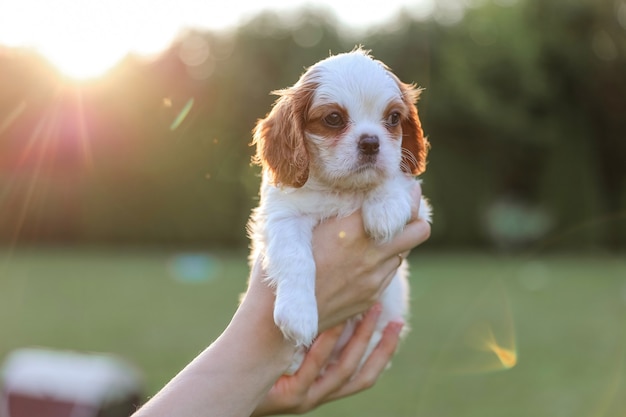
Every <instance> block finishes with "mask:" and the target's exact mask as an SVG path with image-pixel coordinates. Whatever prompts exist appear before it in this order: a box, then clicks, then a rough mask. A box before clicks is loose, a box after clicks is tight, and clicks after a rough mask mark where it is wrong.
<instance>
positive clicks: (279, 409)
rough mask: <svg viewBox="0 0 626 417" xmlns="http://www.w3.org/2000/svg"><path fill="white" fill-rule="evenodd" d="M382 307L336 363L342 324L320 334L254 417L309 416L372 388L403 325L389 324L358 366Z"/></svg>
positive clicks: (370, 315)
mask: <svg viewBox="0 0 626 417" xmlns="http://www.w3.org/2000/svg"><path fill="white" fill-rule="evenodd" d="M380 311H381V308H380V304H376V305H375V306H374V307H372V308H371V309H370V310H369V311H368V312H367V313H366V314H365V316H364V318H363V320H361V321H360V322H359V324H358V326H357V328H356V330H355V332H354V334H353V335H352V338H351V339H350V340H349V342H348V343H347V345H346V346H345V347H344V348H343V350H342V351H341V354H340V356H339V359H338V360H337V361H336V362H333V363H329V362H328V361H329V359H330V357H331V355H332V352H333V348H334V347H335V345H336V343H337V340H338V339H339V337H340V335H341V333H342V330H343V325H338V326H335V327H333V328H331V329H329V330H326V331H325V332H323V333H321V334H320V335H319V336H318V338H317V339H316V340H315V342H314V343H313V345H312V346H311V348H310V350H309V351H308V352H307V354H306V356H305V358H304V361H303V362H302V365H301V367H300V368H299V369H298V371H297V372H296V373H295V374H293V375H282V376H281V377H280V378H279V379H278V380H277V381H276V383H275V384H274V386H273V387H272V389H271V390H270V391H269V393H268V394H267V396H266V397H265V398H264V399H263V401H262V402H261V403H260V404H259V405H258V407H257V408H256V410H255V411H254V413H253V414H252V416H266V415H276V414H294V413H295V414H301V413H306V412H308V411H310V410H312V409H314V408H316V407H318V406H320V405H322V404H324V403H326V402H329V401H333V400H337V399H339V398H343V397H347V396H349V395H352V394H355V393H357V392H360V391H363V390H365V389H368V388H370V387H372V386H373V385H374V384H375V382H376V380H377V379H378V377H379V375H380V374H381V373H382V371H383V370H384V369H385V367H386V365H387V363H388V362H389V360H390V359H391V357H392V356H393V354H394V352H395V350H396V347H397V345H398V341H399V338H400V331H401V330H402V323H395V322H392V323H389V324H388V325H387V327H386V328H385V330H384V331H383V336H382V339H381V340H380V342H379V344H378V346H376V348H375V349H374V350H373V351H372V353H371V355H370V356H369V357H368V359H367V361H366V362H365V363H364V364H363V366H362V367H359V364H360V362H361V358H362V357H363V354H364V353H365V351H366V349H367V346H368V344H369V341H370V338H371V336H372V333H373V332H374V330H375V328H376V322H377V320H378V316H379V315H380Z"/></svg>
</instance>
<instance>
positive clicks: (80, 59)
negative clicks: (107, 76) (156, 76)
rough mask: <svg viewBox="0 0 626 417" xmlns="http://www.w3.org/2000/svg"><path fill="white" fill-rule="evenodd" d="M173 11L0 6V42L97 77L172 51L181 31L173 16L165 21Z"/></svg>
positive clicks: (142, 4)
mask: <svg viewBox="0 0 626 417" xmlns="http://www.w3.org/2000/svg"><path fill="white" fill-rule="evenodd" d="M4 9H7V10H4ZM170 9H171V7H161V8H156V7H153V6H151V3H149V2H146V1H136V2H127V1H121V0H111V1H107V2H101V1H94V0H84V1H77V0H57V1H54V2H41V1H37V0H21V1H12V2H10V3H8V4H5V5H3V6H1V7H0V43H2V44H5V45H8V46H14V47H27V48H30V49H33V50H35V51H37V52H38V53H40V54H41V55H42V56H44V57H45V58H46V59H47V60H48V61H50V62H51V63H52V64H53V65H54V66H55V67H56V68H57V69H58V70H59V71H60V72H62V73H63V74H64V75H66V76H67V77H70V78H74V79H88V78H95V77H99V76H101V75H103V74H104V73H105V72H107V70H109V69H111V68H112V67H113V66H115V65H116V64H117V63H118V62H119V61H120V60H121V59H122V58H124V56H126V55H128V54H129V53H136V54H139V55H150V54H155V53H157V52H160V51H162V50H163V49H164V48H166V47H167V46H168V44H169V43H170V42H171V41H172V40H173V39H174V38H175V36H176V33H177V31H178V30H180V27H179V25H178V24H177V23H175V22H176V20H174V19H173V18H172V17H173V15H170V18H169V19H167V18H164V16H165V15H168V14H170V13H171V10H170ZM155 22H160V23H155ZM163 22H165V23H163Z"/></svg>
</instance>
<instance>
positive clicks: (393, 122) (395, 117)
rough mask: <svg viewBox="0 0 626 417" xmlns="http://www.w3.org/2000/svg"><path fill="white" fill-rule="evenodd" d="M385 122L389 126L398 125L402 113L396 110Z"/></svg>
mask: <svg viewBox="0 0 626 417" xmlns="http://www.w3.org/2000/svg"><path fill="white" fill-rule="evenodd" d="M385 123H386V124H387V126H392V127H393V126H398V123H400V113H398V112H397V111H394V112H393V113H391V114H390V115H389V116H387V120H385Z"/></svg>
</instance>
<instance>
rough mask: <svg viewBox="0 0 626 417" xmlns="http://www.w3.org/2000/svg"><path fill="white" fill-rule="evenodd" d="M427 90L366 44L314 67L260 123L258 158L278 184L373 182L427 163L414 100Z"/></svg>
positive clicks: (412, 171) (334, 185)
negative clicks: (375, 55)
mask: <svg viewBox="0 0 626 417" xmlns="http://www.w3.org/2000/svg"><path fill="white" fill-rule="evenodd" d="M419 92H420V90H419V89H417V88H415V87H414V86H413V85H409V84H405V83H403V82H401V81H400V80H399V79H398V78H397V77H396V76H395V75H394V74H393V73H391V71H390V70H389V68H387V67H386V66H385V65H384V64H383V63H381V62H380V61H376V60H374V59H372V58H371V57H370V56H369V54H368V53H367V52H366V51H363V50H362V49H357V50H355V51H353V52H350V53H346V54H340V55H336V56H332V57H330V58H327V59H325V60H323V61H320V62H318V63H317V64H315V65H313V66H312V67H311V68H309V69H308V70H307V71H306V72H305V73H304V75H302V77H301V78H300V80H298V82H297V83H296V84H295V85H293V86H292V87H289V88H287V89H284V90H280V91H277V92H275V93H276V94H278V95H279V98H278V100H276V102H275V104H274V107H273V108H272V110H271V112H270V113H269V114H268V115H267V117H265V118H264V119H262V120H260V121H259V122H258V123H257V126H256V128H255V130H254V140H253V143H254V144H256V146H257V153H256V157H255V159H254V160H255V162H257V163H259V164H261V165H262V166H263V168H264V170H265V171H266V172H267V173H268V174H269V175H270V176H269V178H270V181H272V183H274V184H275V185H280V186H290V187H301V186H303V185H304V183H305V182H306V181H307V180H308V179H309V178H312V179H315V180H316V181H317V182H319V183H322V184H324V185H326V186H330V187H332V188H341V189H354V188H368V187H372V186H374V185H376V184H378V183H380V182H381V181H383V180H384V179H385V178H386V177H388V176H391V175H394V174H396V173H398V172H399V171H403V172H404V173H406V174H409V175H418V174H420V173H421V172H423V171H424V169H425V166H426V154H427V151H428V142H427V141H426V139H425V138H424V135H423V132H422V127H421V124H420V120H419V117H418V114H417V109H416V107H415V102H416V101H417V99H418V97H419Z"/></svg>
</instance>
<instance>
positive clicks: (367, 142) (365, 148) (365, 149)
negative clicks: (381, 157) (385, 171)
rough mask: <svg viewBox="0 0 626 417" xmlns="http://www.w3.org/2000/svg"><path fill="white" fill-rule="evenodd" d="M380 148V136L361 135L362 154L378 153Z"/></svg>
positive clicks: (360, 148) (360, 146) (360, 149)
mask: <svg viewBox="0 0 626 417" xmlns="http://www.w3.org/2000/svg"><path fill="white" fill-rule="evenodd" d="M379 148H380V143H379V141H378V136H369V135H363V136H361V139H360V140H359V151H361V153H362V154H364V155H376V154H377V153H378V149H379Z"/></svg>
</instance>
